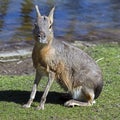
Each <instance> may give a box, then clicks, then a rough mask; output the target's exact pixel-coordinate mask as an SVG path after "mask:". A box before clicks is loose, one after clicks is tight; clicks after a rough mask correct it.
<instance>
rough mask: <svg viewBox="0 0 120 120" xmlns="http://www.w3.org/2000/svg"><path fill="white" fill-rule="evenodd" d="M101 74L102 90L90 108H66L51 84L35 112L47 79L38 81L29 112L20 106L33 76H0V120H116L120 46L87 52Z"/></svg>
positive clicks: (119, 99)
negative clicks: (43, 105)
mask: <svg viewBox="0 0 120 120" xmlns="http://www.w3.org/2000/svg"><path fill="white" fill-rule="evenodd" d="M87 51H88V53H89V54H90V55H91V56H92V57H93V58H94V59H95V60H98V59H99V60H100V59H101V58H102V59H101V60H100V61H98V64H99V66H100V67H101V69H102V71H103V78H104V88H103V91H102V94H101V96H100V97H99V98H98V99H97V100H96V104H95V105H93V106H92V107H74V108H66V107H64V106H63V103H64V101H63V99H61V97H60V96H61V95H62V93H63V90H62V89H61V88H60V87H59V85H58V84H56V83H55V82H54V84H53V85H52V88H51V90H50V93H49V95H48V97H47V102H46V104H45V110H43V111H37V110H35V107H36V106H37V105H38V104H39V101H40V97H41V95H42V92H41V91H43V89H44V87H45V84H46V78H44V79H43V80H42V81H41V84H40V85H39V88H38V89H39V91H40V92H38V93H37V97H36V99H35V102H34V103H33V104H32V107H31V108H29V109H23V108H22V107H21V105H22V104H24V103H26V101H27V100H28V98H29V94H30V91H31V87H32V84H33V79H34V76H0V120H119V119H120V111H119V110H120V46H118V45H99V46H95V47H91V48H89V49H87Z"/></svg>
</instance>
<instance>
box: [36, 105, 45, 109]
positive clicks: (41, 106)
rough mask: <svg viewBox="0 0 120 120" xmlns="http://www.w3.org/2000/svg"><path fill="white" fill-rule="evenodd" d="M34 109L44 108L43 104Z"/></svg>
mask: <svg viewBox="0 0 120 120" xmlns="http://www.w3.org/2000/svg"><path fill="white" fill-rule="evenodd" d="M36 110H44V104H41V105H39V106H38V107H37V108H36Z"/></svg>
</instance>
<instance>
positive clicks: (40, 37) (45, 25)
mask: <svg viewBox="0 0 120 120" xmlns="http://www.w3.org/2000/svg"><path fill="white" fill-rule="evenodd" d="M35 8H36V13H37V19H36V22H35V24H34V25H35V26H34V30H33V34H34V37H35V40H36V41H38V42H39V43H41V44H48V43H50V42H51V41H52V39H53V29H52V25H53V14H54V9H55V8H54V7H53V8H52V10H51V11H50V13H49V15H48V16H42V15H41V14H40V11H39V8H38V6H37V5H36V6H35Z"/></svg>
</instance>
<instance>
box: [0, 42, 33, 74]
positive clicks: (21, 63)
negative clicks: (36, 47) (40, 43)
mask: <svg viewBox="0 0 120 120" xmlns="http://www.w3.org/2000/svg"><path fill="white" fill-rule="evenodd" d="M27 48H30V52H31V51H32V48H33V43H21V42H20V43H19V42H18V43H10V44H1V45H0V54H1V52H2V53H4V52H7V51H9V52H10V51H16V50H21V49H27ZM1 59H2V58H0V60H1ZM5 60H7V62H4V61H0V75H30V74H34V72H35V69H34V67H33V63H32V58H31V55H29V56H22V57H21V56H20V57H17V58H16V57H13V58H12V59H11V58H5Z"/></svg>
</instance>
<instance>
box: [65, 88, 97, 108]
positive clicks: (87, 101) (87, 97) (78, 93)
mask: <svg viewBox="0 0 120 120" xmlns="http://www.w3.org/2000/svg"><path fill="white" fill-rule="evenodd" d="M94 96H95V95H94V91H93V90H92V89H88V88H84V89H83V88H82V87H81V88H77V89H75V90H74V93H73V99H71V100H69V101H67V102H65V104H64V106H67V107H74V106H92V105H93V104H94V103H95V101H94Z"/></svg>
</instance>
